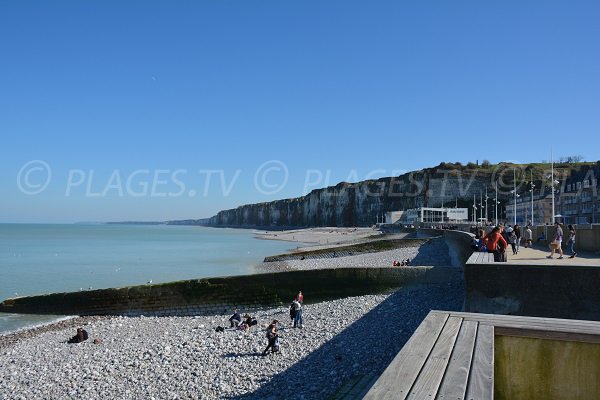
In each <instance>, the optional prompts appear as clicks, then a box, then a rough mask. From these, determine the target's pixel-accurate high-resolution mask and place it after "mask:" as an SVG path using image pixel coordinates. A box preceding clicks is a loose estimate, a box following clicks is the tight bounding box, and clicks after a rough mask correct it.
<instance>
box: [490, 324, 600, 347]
mask: <svg viewBox="0 0 600 400" xmlns="http://www.w3.org/2000/svg"><path fill="white" fill-rule="evenodd" d="M494 332H495V334H496V335H503V336H516V337H526V338H535V339H549V340H565V341H569V342H582V343H598V344H600V335H587V334H584V333H579V332H559V331H546V330H540V329H531V328H513V327H510V328H507V327H502V326H500V327H495V328H494Z"/></svg>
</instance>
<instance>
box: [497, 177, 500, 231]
mask: <svg viewBox="0 0 600 400" xmlns="http://www.w3.org/2000/svg"><path fill="white" fill-rule="evenodd" d="M499 203H500V202H499V201H498V181H496V226H498V204H499Z"/></svg>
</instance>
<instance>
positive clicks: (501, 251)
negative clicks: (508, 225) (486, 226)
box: [483, 226, 508, 262]
mask: <svg viewBox="0 0 600 400" xmlns="http://www.w3.org/2000/svg"><path fill="white" fill-rule="evenodd" d="M501 229H502V228H501V227H499V226H496V227H494V229H492V231H491V232H490V233H488V234H487V235H486V236H485V237H484V238H483V239H484V242H485V246H486V247H487V251H488V253H494V262H504V261H506V255H505V254H506V253H505V249H506V247H508V243H506V240H505V239H504V237H503V236H502V232H501Z"/></svg>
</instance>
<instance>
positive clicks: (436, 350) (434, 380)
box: [407, 317, 462, 400]
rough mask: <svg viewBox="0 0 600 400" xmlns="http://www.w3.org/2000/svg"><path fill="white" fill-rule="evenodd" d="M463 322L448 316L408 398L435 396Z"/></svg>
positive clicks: (412, 399)
mask: <svg viewBox="0 0 600 400" xmlns="http://www.w3.org/2000/svg"><path fill="white" fill-rule="evenodd" d="M461 324H462V318H457V317H451V318H448V320H447V321H446V325H445V326H444V329H443V330H442V333H441V334H440V336H439V338H438V340H437V342H436V343H435V346H434V347H433V350H432V351H431V354H430V356H429V358H428V359H427V362H426V363H425V365H424V367H423V369H422V370H421V372H420V373H419V376H418V378H417V380H416V381H415V384H414V385H413V387H412V389H411V390H410V394H409V395H408V397H407V399H408V400H422V399H432V398H434V397H435V395H436V393H437V391H438V389H439V387H440V384H441V382H442V378H443V377H444V373H445V372H446V367H447V366H448V362H449V360H450V355H451V354H452V350H453V349H454V344H455V343H456V338H457V337H458V332H459V331H460V326H461Z"/></svg>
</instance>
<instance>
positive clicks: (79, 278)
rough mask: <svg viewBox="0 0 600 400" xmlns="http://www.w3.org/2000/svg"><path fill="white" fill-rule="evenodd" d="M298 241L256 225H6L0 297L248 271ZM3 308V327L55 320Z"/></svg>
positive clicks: (0, 228) (1, 231)
mask: <svg viewBox="0 0 600 400" xmlns="http://www.w3.org/2000/svg"><path fill="white" fill-rule="evenodd" d="M295 245H296V244H291V243H285V242H279V241H272V240H259V239H255V238H254V235H253V231H251V230H244V229H216V228H207V227H197V226H169V225H100V224H97V225H93V224H89V225H83V224H81V225H75V224H73V225H50V224H48V225H45V224H0V300H4V299H6V298H9V297H14V296H24V295H32V294H41V293H53V292H64V291H77V290H89V289H90V288H93V289H99V288H109V287H120V286H127V285H139V284H144V283H147V282H149V281H152V282H153V283H159V282H169V281H174V280H181V279H193V278H200V277H208V276H227V275H242V274H248V273H253V272H255V269H254V266H255V265H256V264H258V263H260V262H261V261H262V260H263V258H264V257H265V256H267V255H272V254H277V253H282V252H285V251H286V250H289V249H290V248H292V247H295ZM51 319H52V317H48V316H43V317H40V316H30V315H16V314H6V313H0V332H6V331H12V330H16V329H20V328H23V327H26V326H30V325H34V324H39V323H44V322H47V321H49V320H51Z"/></svg>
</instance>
